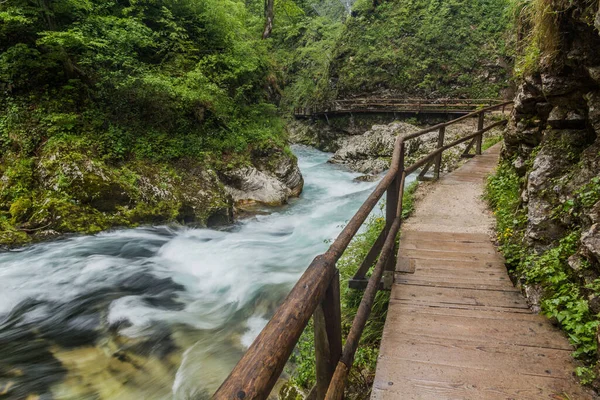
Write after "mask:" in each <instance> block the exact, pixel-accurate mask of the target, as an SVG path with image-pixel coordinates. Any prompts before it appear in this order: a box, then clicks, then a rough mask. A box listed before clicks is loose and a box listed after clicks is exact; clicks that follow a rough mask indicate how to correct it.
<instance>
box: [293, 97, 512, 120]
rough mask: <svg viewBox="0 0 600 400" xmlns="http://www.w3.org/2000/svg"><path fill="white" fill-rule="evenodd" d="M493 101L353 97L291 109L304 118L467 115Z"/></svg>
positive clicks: (494, 102) (493, 102)
mask: <svg viewBox="0 0 600 400" xmlns="http://www.w3.org/2000/svg"><path fill="white" fill-rule="evenodd" d="M501 103H502V101H500V100H496V99H435V100H431V99H418V98H403V99H395V98H374V97H370V98H354V99H346V100H335V101H333V102H332V103H330V104H328V105H326V106H323V107H316V106H313V107H298V108H295V109H294V115H295V116H296V117H301V118H308V117H315V116H320V115H326V114H330V113H352V112H354V113H361V112H362V113H364V112H403V111H406V112H416V113H427V112H430V113H431V112H436V113H440V112H441V113H443V112H447V113H451V112H454V113H469V112H472V111H476V110H477V109H482V108H485V107H491V106H494V105H498V104H501Z"/></svg>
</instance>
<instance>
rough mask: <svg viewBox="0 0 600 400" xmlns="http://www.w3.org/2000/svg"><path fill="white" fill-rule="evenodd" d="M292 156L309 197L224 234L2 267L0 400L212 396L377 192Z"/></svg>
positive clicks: (149, 230)
mask: <svg viewBox="0 0 600 400" xmlns="http://www.w3.org/2000/svg"><path fill="white" fill-rule="evenodd" d="M293 151H294V152H295V154H296V155H297V156H298V160H299V165H300V169H301V170H302V173H303V175H304V178H305V188H304V192H303V193H302V195H301V197H300V198H298V199H293V200H291V201H290V204H289V205H287V206H285V207H281V208H276V209H272V210H270V212H269V213H268V214H265V215H258V216H256V217H252V218H249V219H246V220H243V221H239V222H238V223H236V224H234V225H233V226H230V227H227V228H224V229H218V230H215V229H191V228H183V227H165V226H159V227H143V228H138V229H127V230H117V231H112V232H106V233H102V234H98V235H95V236H78V237H70V238H65V239H62V240H58V241H54V242H49V243H41V244H36V245H33V246H30V247H27V248H24V249H20V250H15V251H10V252H4V253H0V398H14V399H25V398H27V396H29V395H37V396H39V398H40V399H51V398H53V399H73V400H75V399H77V400H80V399H127V400H129V399H136V400H137V399H195V398H204V397H207V396H208V395H209V394H211V393H212V392H214V390H215V389H216V388H217V387H218V386H219V384H220V383H221V382H222V381H223V379H224V378H225V377H226V376H227V374H228V373H229V372H230V371H231V369H232V368H233V366H234V365H235V363H236V362H237V361H238V360H239V359H240V357H241V355H242V354H243V352H244V350H245V349H246V348H247V347H248V346H249V345H250V343H251V342H252V340H253V339H254V338H255V337H256V335H258V333H259V332H260V330H261V329H262V328H263V327H264V325H265V324H266V322H267V320H268V318H269V317H270V316H271V315H272V313H273V312H274V310H275V308H276V307H277V305H278V304H279V303H280V302H281V301H282V300H283V298H284V297H285V295H286V294H287V293H288V292H289V290H290V289H291V287H292V286H293V285H294V283H295V282H296V281H297V280H298V278H299V277H300V275H301V274H302V272H303V271H304V270H305V269H306V267H307V266H308V265H309V263H310V261H311V260H312V259H313V258H314V257H315V256H316V255H317V254H320V253H322V252H324V251H325V250H326V249H327V247H328V241H329V240H331V239H333V238H335V237H336V235H337V234H338V233H339V232H340V230H341V228H342V227H343V225H344V223H345V222H347V220H349V219H350V217H351V216H352V215H353V214H354V212H355V211H356V210H357V209H358V208H359V206H360V204H361V203H362V202H363V201H364V200H365V198H366V197H367V196H368V195H369V193H370V192H371V191H372V189H373V188H374V186H375V185H376V183H367V182H356V181H354V178H356V177H357V176H358V174H355V173H352V172H349V171H347V170H346V169H344V168H342V167H339V166H335V165H332V164H328V163H327V160H328V158H329V157H330V154H328V153H323V152H320V151H318V150H314V149H311V148H307V147H301V146H294V147H293ZM3 391H4V392H6V393H7V394H6V396H7V397H2V393H3ZM31 398H35V397H31Z"/></svg>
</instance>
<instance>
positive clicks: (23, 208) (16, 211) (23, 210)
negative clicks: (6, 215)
mask: <svg viewBox="0 0 600 400" xmlns="http://www.w3.org/2000/svg"><path fill="white" fill-rule="evenodd" d="M32 206H33V202H32V201H31V199H30V198H29V197H20V198H18V199H17V200H15V201H14V202H13V203H12V204H11V206H10V209H9V212H10V215H11V217H12V222H13V223H14V224H16V223H19V222H25V221H26V220H27V219H28V218H29V216H30V215H31V209H32Z"/></svg>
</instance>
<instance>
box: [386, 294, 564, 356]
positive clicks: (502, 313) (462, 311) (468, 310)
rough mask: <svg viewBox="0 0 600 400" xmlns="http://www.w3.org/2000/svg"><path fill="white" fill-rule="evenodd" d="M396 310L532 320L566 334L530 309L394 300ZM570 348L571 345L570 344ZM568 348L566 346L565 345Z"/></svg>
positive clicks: (495, 320)
mask: <svg viewBox="0 0 600 400" xmlns="http://www.w3.org/2000/svg"><path fill="white" fill-rule="evenodd" d="M393 305H394V307H395V310H396V311H398V312H399V313H401V314H402V315H411V314H420V315H424V316H425V315H441V316H458V317H469V318H479V319H485V320H488V322H489V323H490V324H492V323H502V321H512V320H514V321H531V322H535V323H538V324H539V323H542V324H545V325H548V327H549V328H550V329H552V330H554V331H556V332H558V333H559V334H560V335H561V336H564V335H563V334H562V332H561V331H560V330H559V329H558V328H556V327H554V326H553V325H551V324H548V319H547V318H546V317H544V316H543V315H540V314H534V313H532V312H531V311H530V310H526V311H524V312H523V311H522V310H512V312H510V311H509V312H507V311H506V310H483V309H479V308H478V309H477V312H472V311H473V307H462V308H451V307H433V306H431V305H427V304H425V305H423V304H408V303H402V302H400V301H393ZM568 347H569V348H570V345H568ZM565 348H566V347H565Z"/></svg>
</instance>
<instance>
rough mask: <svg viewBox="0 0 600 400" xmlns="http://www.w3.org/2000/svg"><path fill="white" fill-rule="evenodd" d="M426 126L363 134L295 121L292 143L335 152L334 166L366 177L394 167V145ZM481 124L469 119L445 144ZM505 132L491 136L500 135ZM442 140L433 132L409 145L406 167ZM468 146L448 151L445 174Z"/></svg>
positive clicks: (380, 127) (377, 128)
mask: <svg viewBox="0 0 600 400" xmlns="http://www.w3.org/2000/svg"><path fill="white" fill-rule="evenodd" d="M423 127H424V126H416V125H413V124H411V123H407V122H401V121H395V122H392V123H390V124H377V125H372V126H371V128H370V129H368V130H366V132H363V133H356V132H354V131H352V132H349V131H346V130H339V129H336V128H335V127H333V126H329V125H326V124H323V123H320V122H310V121H294V122H292V123H290V124H289V125H288V130H289V133H290V138H291V140H293V141H295V142H297V143H305V144H310V145H313V146H315V147H317V148H319V149H321V150H324V151H330V152H334V153H335V154H334V155H333V157H332V158H331V159H330V162H331V163H334V164H341V165H345V166H347V167H348V168H350V169H352V170H354V171H357V172H360V173H363V174H366V175H368V176H371V175H377V174H380V173H382V172H383V171H385V170H387V169H388V168H389V166H390V161H391V158H392V153H393V151H394V144H395V142H396V138H397V137H398V136H400V137H405V136H408V135H410V134H413V133H415V132H418V131H420V130H421V129H422V128H423ZM476 127H477V121H476V120H475V119H473V120H466V121H463V122H460V123H458V124H455V125H451V126H449V127H448V128H447V129H446V139H445V143H449V142H452V141H454V140H457V139H459V138H461V137H464V136H467V135H469V134H471V133H473V132H474V131H475V129H476ZM500 134H501V130H499V129H497V130H495V131H492V132H490V133H488V136H498V135H500ZM437 141H438V132H437V131H435V132H431V133H428V134H426V135H423V136H421V137H419V138H415V139H412V140H410V141H409V142H408V143H407V151H406V165H410V164H412V163H414V162H415V161H418V160H419V159H421V158H422V157H423V156H425V155H426V154H428V153H430V152H432V151H433V150H434V149H435V148H436V146H437ZM466 146H467V144H466V143H465V144H463V145H460V146H457V147H454V148H452V149H449V150H447V151H445V152H444V155H443V157H442V171H443V172H446V171H451V170H453V169H455V168H456V166H457V165H458V163H459V162H460V154H461V153H462V152H463V151H464V149H465V148H466Z"/></svg>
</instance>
